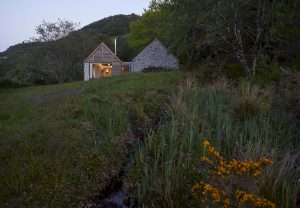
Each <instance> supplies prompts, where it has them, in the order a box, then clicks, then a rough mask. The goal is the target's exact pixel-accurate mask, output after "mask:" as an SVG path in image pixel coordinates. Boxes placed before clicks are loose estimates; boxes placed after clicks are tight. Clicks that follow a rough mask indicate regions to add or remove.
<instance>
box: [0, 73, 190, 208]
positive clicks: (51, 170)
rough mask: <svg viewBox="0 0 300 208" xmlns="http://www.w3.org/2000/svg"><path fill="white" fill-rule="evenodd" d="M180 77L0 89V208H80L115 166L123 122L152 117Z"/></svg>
mask: <svg viewBox="0 0 300 208" xmlns="http://www.w3.org/2000/svg"><path fill="white" fill-rule="evenodd" d="M183 76H184V74H183V73H181V72H174V73H166V74H164V73H162V74H131V75H124V76H118V77H114V78H110V79H101V80H94V81H90V82H75V83H70V84H63V85H51V86H31V87H26V88H20V89H5V90H1V91H0V138H1V139H0V159H1V164H0V170H1V171H0V178H1V180H0V187H1V188H0V189H1V190H0V207H76V206H79V205H81V204H85V202H86V200H88V199H89V197H91V196H93V195H94V194H96V193H97V192H99V191H100V190H101V189H102V188H103V187H105V185H106V184H107V183H108V182H109V180H110V178H111V177H113V176H115V175H117V173H118V171H119V169H120V167H121V166H122V164H123V162H124V160H125V154H126V151H125V150H126V146H125V145H126V144H125V143H126V139H124V134H126V132H127V131H130V125H131V124H130V119H129V116H130V115H131V114H133V117H134V115H135V114H137V113H136V112H144V111H147V110H148V111H149V112H150V111H155V110H156V109H157V108H159V107H158V106H159V103H160V102H163V100H162V98H163V97H166V95H168V94H169V93H171V91H173V89H174V88H175V87H176V85H177V84H178V82H179V80H180V79H181V78H183ZM144 108H147V109H144ZM131 117H132V116H131ZM127 139H132V138H127Z"/></svg>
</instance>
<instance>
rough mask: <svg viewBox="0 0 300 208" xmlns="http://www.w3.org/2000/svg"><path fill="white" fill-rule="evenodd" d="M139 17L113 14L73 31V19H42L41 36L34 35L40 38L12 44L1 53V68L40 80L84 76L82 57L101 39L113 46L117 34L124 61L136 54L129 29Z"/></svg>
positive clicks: (10, 74) (11, 74) (12, 75)
mask: <svg viewBox="0 0 300 208" xmlns="http://www.w3.org/2000/svg"><path fill="white" fill-rule="evenodd" d="M136 19H138V16H136V15H134V14H132V15H117V16H112V17H109V18H105V19H103V20H100V21H98V22H94V23H92V24H90V25H87V26H85V27H83V28H82V29H80V30H77V31H73V30H75V28H76V27H77V24H76V23H72V22H70V21H65V20H58V22H56V23H47V22H43V23H42V24H41V25H40V26H39V27H38V30H37V32H38V34H39V35H40V36H39V37H38V38H33V40H35V41H38V42H26V43H22V44H18V45H15V46H11V47H10V48H9V49H8V50H7V51H5V52H3V53H2V54H1V56H3V57H7V58H6V59H5V60H2V59H1V64H2V65H3V67H2V66H0V67H1V70H0V71H2V70H3V71H4V72H3V73H5V77H7V78H9V79H11V78H13V79H17V80H19V81H23V82H30V83H38V84H51V83H57V82H60V83H62V82H70V81H75V80H82V79H83V68H82V67H83V66H82V62H83V60H84V59H85V58H86V57H87V56H88V55H89V53H91V52H92V51H93V50H94V49H95V48H96V47H97V46H98V45H99V44H100V43H101V41H103V42H105V43H106V44H107V45H108V46H109V47H110V48H112V46H113V41H112V37H111V36H118V56H119V57H120V58H122V60H124V61H130V60H131V59H132V58H133V56H134V55H135V52H134V51H133V49H131V48H130V47H129V46H128V43H127V42H128V41H127V35H126V33H128V30H129V22H130V21H132V20H136ZM72 31H73V32H72ZM124 34H125V35H124ZM50 40H51V41H50ZM2 62H3V63H2ZM2 68H3V69H2Z"/></svg>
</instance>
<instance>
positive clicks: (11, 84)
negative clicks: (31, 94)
mask: <svg viewBox="0 0 300 208" xmlns="http://www.w3.org/2000/svg"><path fill="white" fill-rule="evenodd" d="M27 86H30V84H28V83H22V82H17V81H14V80H9V79H0V89H8V88H20V87H27Z"/></svg>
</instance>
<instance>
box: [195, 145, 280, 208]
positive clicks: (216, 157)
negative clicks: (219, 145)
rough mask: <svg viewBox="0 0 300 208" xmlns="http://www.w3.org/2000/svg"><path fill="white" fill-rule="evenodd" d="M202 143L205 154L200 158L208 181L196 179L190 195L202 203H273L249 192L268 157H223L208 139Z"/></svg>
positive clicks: (264, 204)
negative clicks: (251, 158)
mask: <svg viewBox="0 0 300 208" xmlns="http://www.w3.org/2000/svg"><path fill="white" fill-rule="evenodd" d="M203 144H204V147H205V149H206V150H207V153H208V154H207V156H202V157H201V160H202V161H203V162H204V163H205V164H206V165H207V166H208V167H207V170H206V171H207V172H208V176H207V178H208V179H209V182H208V183H205V182H203V181H200V182H198V183H196V184H194V185H193V188H192V195H193V197H194V198H195V199H198V200H199V202H200V204H201V206H202V207H205V206H207V205H211V206H213V207H217V206H218V207H240V206H243V207H248V206H249V207H276V206H275V204H274V203H273V202H271V201H269V200H267V199H264V198H261V197H258V196H257V194H258V193H253V189H254V190H255V189H256V190H257V187H256V186H257V185H256V184H257V183H258V182H259V179H258V176H259V175H260V174H261V169H262V166H263V165H266V164H269V163H271V162H272V161H271V160H269V159H267V158H261V159H260V161H258V162H252V161H239V160H235V159H233V160H232V161H226V160H225V159H224V158H223V157H222V156H221V155H220V153H219V152H218V151H217V150H216V149H215V148H213V147H212V146H211V144H210V143H209V141H207V140H205V141H204V142H203ZM250 189H251V190H250ZM245 190H248V191H247V192H246V191H245ZM249 192H251V194H250V193H249Z"/></svg>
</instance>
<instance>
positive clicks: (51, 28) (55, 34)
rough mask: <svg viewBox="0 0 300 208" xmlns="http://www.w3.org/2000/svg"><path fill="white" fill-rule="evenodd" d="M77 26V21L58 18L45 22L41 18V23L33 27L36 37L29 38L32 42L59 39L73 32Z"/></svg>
mask: <svg viewBox="0 0 300 208" xmlns="http://www.w3.org/2000/svg"><path fill="white" fill-rule="evenodd" d="M78 26H79V24H78V23H74V22H71V21H68V20H61V19H58V21H57V22H46V21H45V20H43V23H42V24H40V25H39V26H37V27H36V29H35V31H36V33H37V35H38V37H37V38H35V37H32V38H31V40H32V41H33V42H50V41H55V40H59V39H61V38H63V37H66V36H67V35H69V34H70V33H72V32H74V31H75V30H76V29H77V27H78Z"/></svg>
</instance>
